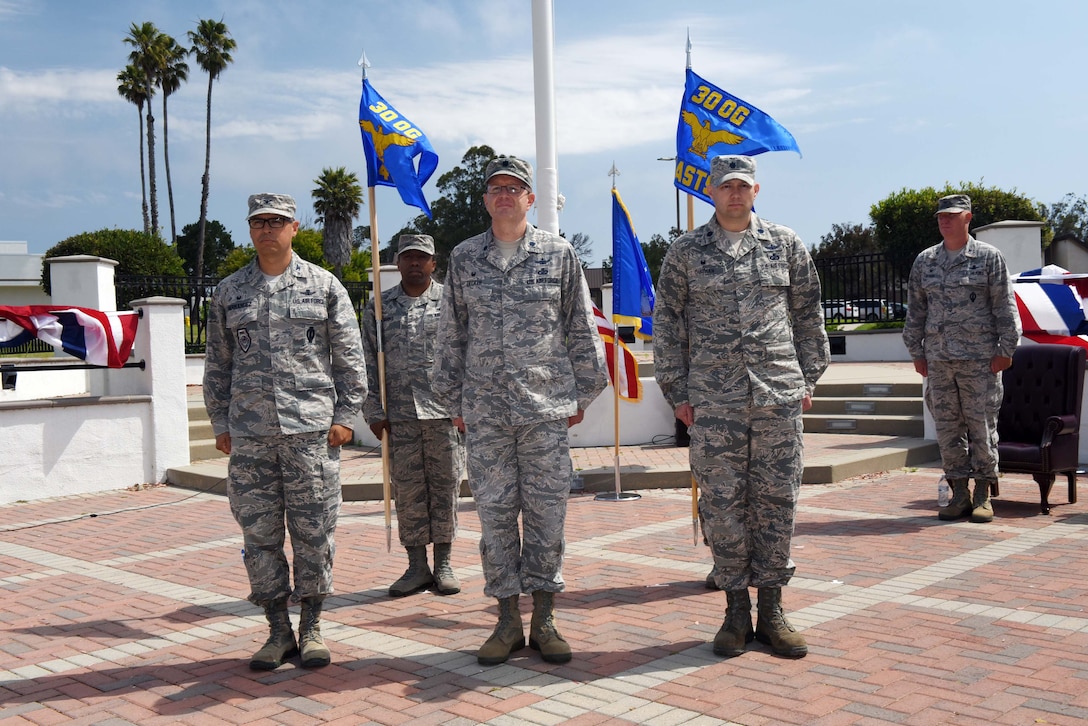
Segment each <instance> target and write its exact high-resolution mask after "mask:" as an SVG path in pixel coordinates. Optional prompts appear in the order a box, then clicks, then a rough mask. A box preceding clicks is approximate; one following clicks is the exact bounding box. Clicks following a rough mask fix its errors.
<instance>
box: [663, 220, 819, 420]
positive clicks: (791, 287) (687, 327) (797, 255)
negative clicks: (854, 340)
mask: <svg viewBox="0 0 1088 726" xmlns="http://www.w3.org/2000/svg"><path fill="white" fill-rule="evenodd" d="M734 255H735V256H734ZM656 292H657V300H656V303H655V306H654V368H655V371H656V377H657V382H658V384H659V385H660V386H661V392H662V393H663V394H664V396H665V399H666V400H667V401H668V402H669V403H670V404H671V405H672V406H673V408H675V407H677V406H679V405H681V404H684V403H689V404H691V405H692V406H694V407H696V408H698V407H700V406H704V405H720V404H722V403H740V402H747V401H751V403H752V404H753V405H755V406H769V405H774V404H781V403H788V402H792V401H798V400H800V399H801V398H802V397H803V396H804V395H806V394H811V393H812V391H813V390H814V389H815V387H816V381H817V380H818V379H819V378H820V376H821V375H823V372H824V370H826V369H827V365H828V363H829V361H830V359H831V354H830V349H829V347H828V342H827V333H826V332H824V322H823V315H822V313H821V311H820V278H819V277H818V276H817V274H816V268H815V266H814V265H813V264H812V259H811V257H810V256H809V253H808V250H806V249H805V246H804V244H802V242H801V239H800V238H799V237H798V236H797V235H796V234H795V233H794V231H793V230H791V229H789V228H788V227H783V226H781V225H778V224H773V223H771V222H766V221H764V220H761V219H759V218H758V217H756V216H755V215H753V216H752V221H751V224H750V225H749V228H748V232H747V233H746V234H745V236H744V238H743V239H742V240H741V242H740V245H739V247H738V248H737V249H736V251H735V252H734V251H733V250H732V249H731V245H730V243H729V240H728V238H727V237H726V236H725V234H724V232H723V231H722V228H721V227H720V226H719V225H718V222H717V219H716V218H711V220H710V222H708V223H707V224H705V225H703V226H702V227H699V228H697V229H695V230H692V231H691V232H688V233H687V234H685V235H683V236H682V237H680V238H679V239H677V240H676V241H675V242H673V243H672V245H671V246H670V247H669V251H668V253H667V254H666V255H665V260H664V262H663V263H662V265H661V274H660V276H659V278H658V283H657V290H656Z"/></svg>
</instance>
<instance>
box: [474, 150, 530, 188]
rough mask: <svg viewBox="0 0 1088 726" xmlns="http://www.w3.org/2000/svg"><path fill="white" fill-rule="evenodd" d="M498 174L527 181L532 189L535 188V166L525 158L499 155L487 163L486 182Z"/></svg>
mask: <svg viewBox="0 0 1088 726" xmlns="http://www.w3.org/2000/svg"><path fill="white" fill-rule="evenodd" d="M496 174H506V175H507V176H512V177H514V178H515V179H520V180H521V181H523V182H525V184H526V186H528V187H529V188H530V189H532V188H533V167H531V166H530V165H529V162H527V161H525V160H524V159H519V158H518V157H516V156H497V157H495V158H494V159H492V160H491V161H489V162H488V164H487V169H485V170H484V183H487V182H489V181H491V177H493V176H495V175H496Z"/></svg>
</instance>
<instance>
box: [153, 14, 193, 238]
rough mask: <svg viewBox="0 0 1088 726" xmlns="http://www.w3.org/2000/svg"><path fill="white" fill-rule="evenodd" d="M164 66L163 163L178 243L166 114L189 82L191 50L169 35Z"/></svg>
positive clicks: (161, 71) (173, 234) (161, 74)
mask: <svg viewBox="0 0 1088 726" xmlns="http://www.w3.org/2000/svg"><path fill="white" fill-rule="evenodd" d="M163 38H164V41H163V42H164V44H165V47H164V48H163V57H162V66H161V67H160V68H159V88H161V89H162V161H163V166H164V167H165V168H166V196H167V199H168V200H169V202H170V241H171V242H172V243H175V244H176V243H177V240H178V228H177V225H176V224H175V222H174V184H173V182H172V181H171V179H170V133H169V130H168V126H169V121H168V119H169V116H168V115H167V113H166V99H168V98H170V95H171V94H172V93H174V92H175V91H177V90H178V89H179V88H181V84H182V83H184V82H185V81H187V80H189V64H188V63H186V62H185V58H186V57H187V56H188V55H189V50H188V49H187V48H184V47H183V46H181V45H179V44H178V42H177V41H176V40H174V39H173V38H171V37H170V36H169V35H166V36H163Z"/></svg>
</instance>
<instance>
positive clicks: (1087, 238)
mask: <svg viewBox="0 0 1088 726" xmlns="http://www.w3.org/2000/svg"><path fill="white" fill-rule="evenodd" d="M1039 212H1040V213H1041V214H1042V215H1043V217H1045V218H1046V221H1047V225H1048V226H1049V227H1050V231H1051V233H1052V234H1053V239H1058V238H1059V237H1062V236H1065V235H1073V236H1074V237H1076V238H1077V239H1078V240H1079V241H1081V242H1088V199H1085V198H1084V197H1083V196H1080V197H1078V196H1076V195H1075V194H1073V193H1069V194H1066V195H1065V196H1064V197H1062V200H1061V201H1060V202H1058V203H1056V204H1052V205H1050V206H1049V207H1047V206H1046V205H1040V209H1039Z"/></svg>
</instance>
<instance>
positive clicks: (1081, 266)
mask: <svg viewBox="0 0 1088 726" xmlns="http://www.w3.org/2000/svg"><path fill="white" fill-rule="evenodd" d="M1046 262H1047V264H1048V265H1057V266H1058V267H1064V268H1065V269H1067V270H1069V271H1070V272H1088V245H1085V244H1084V242H1082V241H1081V240H1080V239H1078V238H1077V237H1076V236H1075V235H1072V234H1063V235H1061V236H1060V237H1055V238H1054V241H1053V242H1051V243H1050V247H1048V248H1047V250H1046Z"/></svg>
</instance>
